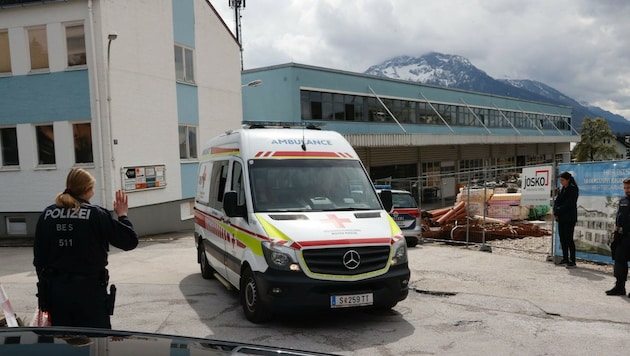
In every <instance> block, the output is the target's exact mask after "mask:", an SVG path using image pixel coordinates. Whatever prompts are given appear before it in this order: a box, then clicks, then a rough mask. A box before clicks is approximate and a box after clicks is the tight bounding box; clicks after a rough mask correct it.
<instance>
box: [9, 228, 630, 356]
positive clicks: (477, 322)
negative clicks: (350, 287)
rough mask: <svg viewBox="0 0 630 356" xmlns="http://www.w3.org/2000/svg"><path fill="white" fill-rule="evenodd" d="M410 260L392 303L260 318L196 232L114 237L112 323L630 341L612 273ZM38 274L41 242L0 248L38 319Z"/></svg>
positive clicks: (370, 338) (479, 256) (241, 335)
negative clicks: (35, 250) (131, 244)
mask: <svg viewBox="0 0 630 356" xmlns="http://www.w3.org/2000/svg"><path fill="white" fill-rule="evenodd" d="M409 260H410V268H411V287H412V290H411V292H410V294H409V297H408V298H407V299H406V300H404V301H402V302H400V303H399V304H398V305H397V306H396V307H395V308H394V309H393V310H392V311H391V312H374V311H359V310H346V311H341V312H339V313H323V314H317V315H300V316H297V315H294V316H284V317H280V318H277V319H276V320H273V321H271V322H269V323H266V324H261V325H257V324H252V323H250V322H248V321H247V320H246V319H245V317H244V316H243V313H242V310H241V308H240V305H239V302H238V298H237V295H236V292H235V291H228V290H227V289H226V288H225V287H224V286H223V285H221V284H220V283H219V282H218V281H216V280H204V279H202V278H201V275H200V273H199V267H198V265H197V263H196V255H195V248H194V241H193V238H192V232H185V233H178V234H167V235H161V236H157V237H154V238H150V239H144V240H143V241H142V242H141V243H140V245H139V247H138V248H137V249H135V250H133V251H129V252H122V251H120V250H117V249H112V252H111V253H110V266H109V269H110V275H111V282H112V283H114V284H116V285H117V286H118V297H117V298H118V299H117V301H116V310H115V315H114V316H113V319H112V325H113V328H114V329H118V330H131V331H142V332H158V333H164V334H175V335H186V336H195V337H208V338H214V339H219V340H229V341H243V342H248V343H257V344H265V345H275V346H284V347H290V348H298V349H306V350H313V351H320V352H329V353H334V354H339V355H402V354H408V355H412V354H413V355H416V354H435V355H489V354H492V355H593V354H619V353H625V352H627V351H626V350H627V345H628V344H629V342H630V341H628V340H629V337H630V298H628V297H627V296H615V297H610V296H606V295H605V293H604V291H605V290H607V289H610V288H611V287H612V286H613V284H614V278H613V276H612V275H610V274H607V273H604V272H601V271H598V270H595V269H592V268H588V266H587V265H586V264H580V263H578V268H575V269H566V268H564V267H558V266H555V265H554V264H552V263H551V262H546V261H544V259H542V258H541V260H540V261H536V260H532V259H526V258H519V257H514V256H507V255H500V254H496V253H490V252H482V251H480V250H479V248H477V247H474V246H472V247H462V246H451V245H445V244H441V243H429V244H421V245H418V247H415V248H411V249H410V251H409ZM35 282H36V275H35V273H34V271H33V268H32V249H31V248H29V247H2V248H0V283H2V284H3V286H4V289H5V291H6V293H7V294H8V296H9V298H10V301H11V304H12V306H13V308H14V310H15V312H16V313H17V315H18V316H19V317H21V318H23V319H26V320H27V321H30V319H31V317H32V316H33V314H34V312H35V309H36V304H37V301H36V298H35V291H36V289H35ZM629 286H630V285H629Z"/></svg>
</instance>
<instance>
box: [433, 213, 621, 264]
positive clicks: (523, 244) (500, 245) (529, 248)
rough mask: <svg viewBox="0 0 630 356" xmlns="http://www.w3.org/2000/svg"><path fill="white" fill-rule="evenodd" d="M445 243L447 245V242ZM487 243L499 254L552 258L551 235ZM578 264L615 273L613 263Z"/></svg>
mask: <svg viewBox="0 0 630 356" xmlns="http://www.w3.org/2000/svg"><path fill="white" fill-rule="evenodd" d="M551 226H552V225H551V222H550V221H549V222H546V223H545V224H543V225H542V226H541V227H542V228H545V229H547V230H550V231H551ZM426 241H427V242H428V241H430V239H427V240H426ZM438 243H440V242H438ZM444 244H445V245H447V243H444ZM449 245H451V246H453V247H458V246H459V247H462V246H464V244H457V245H452V244H449ZM486 245H487V246H489V247H490V249H491V250H492V253H496V254H498V255H508V256H514V257H518V258H527V259H532V260H537V261H547V259H548V258H551V257H550V256H551V236H542V237H524V238H521V239H504V240H493V241H488V243H487V244H486ZM471 246H472V248H479V249H481V248H482V247H483V246H482V245H481V244H472V245H469V248H471ZM550 263H551V262H550ZM577 265H578V267H581V268H588V269H592V270H597V271H601V272H606V273H609V274H610V275H612V274H613V266H612V264H601V263H597V262H591V261H582V260H580V259H578V261H577Z"/></svg>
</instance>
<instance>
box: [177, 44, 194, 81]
mask: <svg viewBox="0 0 630 356" xmlns="http://www.w3.org/2000/svg"><path fill="white" fill-rule="evenodd" d="M175 77H176V79H177V81H179V82H186V83H194V82H195V66H194V62H193V50H192V49H190V48H185V47H182V46H179V45H175Z"/></svg>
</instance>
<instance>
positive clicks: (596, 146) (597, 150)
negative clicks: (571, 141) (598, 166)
mask: <svg viewBox="0 0 630 356" xmlns="http://www.w3.org/2000/svg"><path fill="white" fill-rule="evenodd" d="M580 137H581V139H580V142H578V143H577V145H575V148H573V157H574V158H575V160H576V161H577V162H586V161H605V160H610V159H616V158H621V157H620V155H619V153H617V150H616V149H615V140H616V137H615V135H614V134H613V133H612V130H611V129H610V126H608V122H606V120H605V119H603V118H601V117H598V118H595V119H593V118H590V117H586V118H584V121H582V127H581V129H580Z"/></svg>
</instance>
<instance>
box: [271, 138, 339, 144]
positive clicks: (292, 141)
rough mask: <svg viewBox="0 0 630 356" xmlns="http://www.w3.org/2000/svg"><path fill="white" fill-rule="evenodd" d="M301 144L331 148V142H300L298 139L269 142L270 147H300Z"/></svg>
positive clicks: (310, 140)
mask: <svg viewBox="0 0 630 356" xmlns="http://www.w3.org/2000/svg"><path fill="white" fill-rule="evenodd" d="M302 143H304V144H306V145H311V146H316V145H319V146H332V144H333V143H332V141H330V140H312V139H309V140H306V141H305V140H300V139H291V138H289V139H278V138H277V139H273V140H272V141H271V144H272V145H301V144H302Z"/></svg>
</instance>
